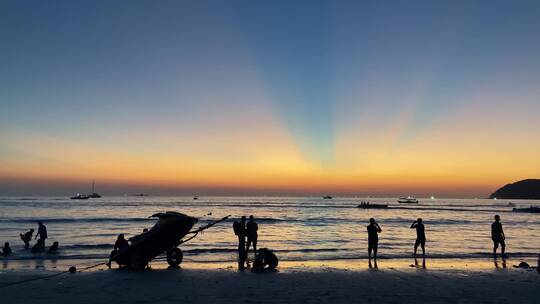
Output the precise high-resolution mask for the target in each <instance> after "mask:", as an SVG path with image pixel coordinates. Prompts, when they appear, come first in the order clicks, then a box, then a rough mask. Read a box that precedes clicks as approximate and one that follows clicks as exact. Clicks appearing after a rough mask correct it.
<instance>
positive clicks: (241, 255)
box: [233, 216, 247, 270]
mask: <svg viewBox="0 0 540 304" xmlns="http://www.w3.org/2000/svg"><path fill="white" fill-rule="evenodd" d="M233 230H234V234H235V235H236V236H238V269H239V270H244V269H246V259H247V251H246V217H245V216H242V217H241V218H240V222H238V221H236V222H234V224H233Z"/></svg>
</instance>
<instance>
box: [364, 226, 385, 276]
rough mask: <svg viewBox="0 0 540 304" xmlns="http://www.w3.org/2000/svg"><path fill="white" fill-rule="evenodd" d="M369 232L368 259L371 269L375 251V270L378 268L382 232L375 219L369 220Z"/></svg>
mask: <svg viewBox="0 0 540 304" xmlns="http://www.w3.org/2000/svg"><path fill="white" fill-rule="evenodd" d="M367 231H368V257H369V265H370V268H371V252H372V251H373V260H374V262H375V268H377V249H378V246H379V233H381V232H382V229H381V227H380V226H379V224H377V223H376V222H375V219H374V218H370V219H369V225H368V226H367Z"/></svg>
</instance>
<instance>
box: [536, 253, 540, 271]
mask: <svg viewBox="0 0 540 304" xmlns="http://www.w3.org/2000/svg"><path fill="white" fill-rule="evenodd" d="M536 263H537V264H536V271H538V273H540V253H539V254H538V262H536Z"/></svg>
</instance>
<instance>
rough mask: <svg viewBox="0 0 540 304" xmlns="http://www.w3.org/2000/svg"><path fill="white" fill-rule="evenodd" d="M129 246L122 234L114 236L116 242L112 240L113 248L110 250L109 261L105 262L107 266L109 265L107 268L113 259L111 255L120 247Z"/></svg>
mask: <svg viewBox="0 0 540 304" xmlns="http://www.w3.org/2000/svg"><path fill="white" fill-rule="evenodd" d="M127 247H129V243H128V241H127V240H126V238H125V237H124V235H123V234H119V235H118V237H117V238H116V242H114V248H113V251H111V255H110V257H109V262H108V263H107V266H109V268H111V261H112V259H113V257H114V256H115V255H116V254H117V253H118V252H119V251H120V250H122V249H124V248H127Z"/></svg>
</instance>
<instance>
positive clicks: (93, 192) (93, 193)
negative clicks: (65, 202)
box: [88, 181, 101, 198]
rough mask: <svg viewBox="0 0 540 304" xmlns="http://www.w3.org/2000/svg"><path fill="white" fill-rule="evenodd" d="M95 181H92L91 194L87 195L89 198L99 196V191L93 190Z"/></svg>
mask: <svg viewBox="0 0 540 304" xmlns="http://www.w3.org/2000/svg"><path fill="white" fill-rule="evenodd" d="M95 184H96V183H95V181H92V194H90V195H88V197H89V198H100V197H101V195H99V193H96V191H95V190H94V186H95Z"/></svg>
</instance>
